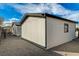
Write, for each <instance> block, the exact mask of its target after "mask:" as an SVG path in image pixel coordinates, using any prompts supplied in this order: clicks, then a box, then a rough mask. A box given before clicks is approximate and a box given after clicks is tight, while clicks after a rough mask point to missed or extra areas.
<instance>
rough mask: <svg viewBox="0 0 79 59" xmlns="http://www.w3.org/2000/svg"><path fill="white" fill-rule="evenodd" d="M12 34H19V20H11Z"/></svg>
mask: <svg viewBox="0 0 79 59" xmlns="http://www.w3.org/2000/svg"><path fill="white" fill-rule="evenodd" d="M12 34H13V35H16V36H20V35H21V26H20V23H19V22H13V23H12Z"/></svg>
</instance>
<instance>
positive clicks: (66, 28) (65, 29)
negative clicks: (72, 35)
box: [64, 23, 69, 33]
mask: <svg viewBox="0 0 79 59" xmlns="http://www.w3.org/2000/svg"><path fill="white" fill-rule="evenodd" d="M67 32H69V25H68V24H66V23H65V24H64V33H67Z"/></svg>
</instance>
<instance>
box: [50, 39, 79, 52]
mask: <svg viewBox="0 0 79 59" xmlns="http://www.w3.org/2000/svg"><path fill="white" fill-rule="evenodd" d="M50 51H51V52H52V51H64V52H70V53H79V38H77V39H74V40H72V41H71V42H68V43H65V44H62V45H59V46H57V47H54V48H52V49H50Z"/></svg>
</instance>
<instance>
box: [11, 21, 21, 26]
mask: <svg viewBox="0 0 79 59" xmlns="http://www.w3.org/2000/svg"><path fill="white" fill-rule="evenodd" d="M14 24H15V25H16V26H20V22H13V23H12V26H13V25H14Z"/></svg>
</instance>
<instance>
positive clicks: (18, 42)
mask: <svg viewBox="0 0 79 59" xmlns="http://www.w3.org/2000/svg"><path fill="white" fill-rule="evenodd" d="M0 56H60V54H58V53H55V52H53V51H50V50H48V51H46V50H43V49H41V48H39V47H37V46H35V45H33V44H31V43H29V42H27V41H25V40H22V39H20V38H19V37H16V36H10V37H7V38H6V39H1V41H0Z"/></svg>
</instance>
